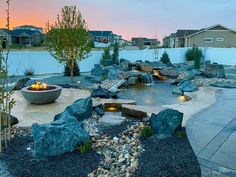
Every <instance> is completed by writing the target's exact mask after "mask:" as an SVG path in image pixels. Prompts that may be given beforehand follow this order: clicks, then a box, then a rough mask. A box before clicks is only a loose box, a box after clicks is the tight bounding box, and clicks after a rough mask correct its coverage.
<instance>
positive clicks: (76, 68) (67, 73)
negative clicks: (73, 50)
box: [64, 63, 80, 76]
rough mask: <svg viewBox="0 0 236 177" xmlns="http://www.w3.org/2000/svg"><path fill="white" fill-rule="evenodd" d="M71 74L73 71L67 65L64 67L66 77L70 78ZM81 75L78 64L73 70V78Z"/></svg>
mask: <svg viewBox="0 0 236 177" xmlns="http://www.w3.org/2000/svg"><path fill="white" fill-rule="evenodd" d="M70 72H71V70H70V68H69V67H68V65H65V66H64V75H65V76H70V74H71V73H70ZM79 75H80V69H79V67H78V64H77V63H76V64H75V66H74V68H73V76H79Z"/></svg>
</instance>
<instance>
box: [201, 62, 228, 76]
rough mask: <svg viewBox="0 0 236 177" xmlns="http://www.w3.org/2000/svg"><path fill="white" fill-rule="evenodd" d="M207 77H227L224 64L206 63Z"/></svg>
mask: <svg viewBox="0 0 236 177" xmlns="http://www.w3.org/2000/svg"><path fill="white" fill-rule="evenodd" d="M204 73H205V77H208V78H225V70H224V66H223V65H220V64H207V65H205V71H204Z"/></svg>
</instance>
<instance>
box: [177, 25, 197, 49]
mask: <svg viewBox="0 0 236 177" xmlns="http://www.w3.org/2000/svg"><path fill="white" fill-rule="evenodd" d="M198 31H199V30H186V29H180V30H177V32H176V33H175V38H174V46H173V47H176V48H177V47H185V38H186V36H189V35H191V34H194V33H196V32H198Z"/></svg>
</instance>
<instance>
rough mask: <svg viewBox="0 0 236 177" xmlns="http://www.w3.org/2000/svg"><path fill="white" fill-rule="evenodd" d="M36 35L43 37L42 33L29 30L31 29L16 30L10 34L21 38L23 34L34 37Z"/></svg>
mask: <svg viewBox="0 0 236 177" xmlns="http://www.w3.org/2000/svg"><path fill="white" fill-rule="evenodd" d="M35 33H38V34H41V35H42V33H40V32H39V31H35V30H29V29H16V30H13V31H11V33H10V34H11V35H12V36H20V35H21V34H27V35H28V36H32V35H34V34H35Z"/></svg>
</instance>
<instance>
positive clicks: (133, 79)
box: [128, 76, 138, 85]
mask: <svg viewBox="0 0 236 177" xmlns="http://www.w3.org/2000/svg"><path fill="white" fill-rule="evenodd" d="M137 83H138V78H137V77H133V76H132V77H129V79H128V84H129V85H135V84H137Z"/></svg>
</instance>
